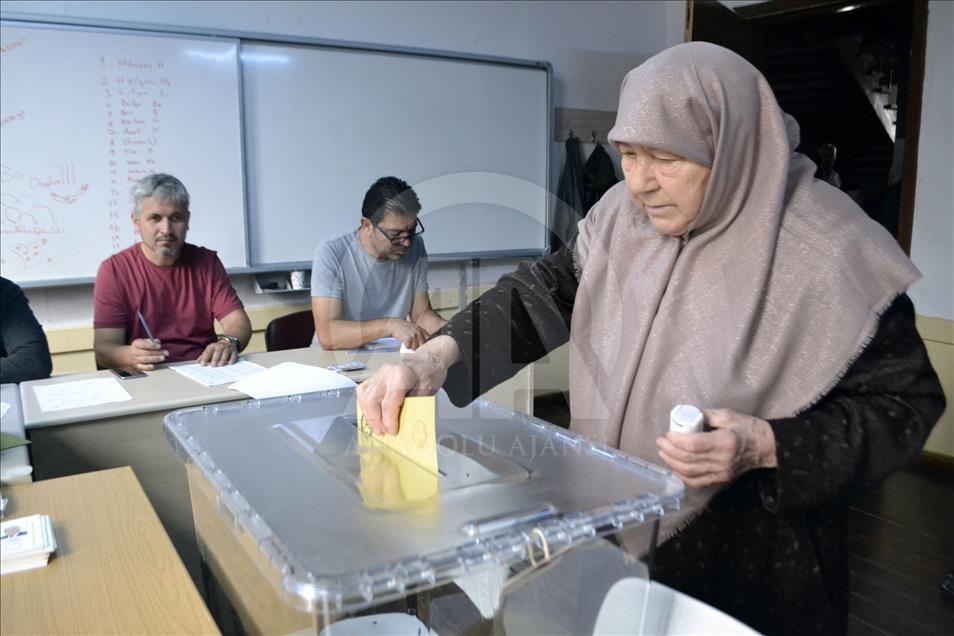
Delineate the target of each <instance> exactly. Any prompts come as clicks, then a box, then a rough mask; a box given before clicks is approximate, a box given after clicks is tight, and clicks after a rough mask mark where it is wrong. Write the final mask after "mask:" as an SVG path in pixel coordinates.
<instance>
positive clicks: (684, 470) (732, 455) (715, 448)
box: [656, 409, 778, 488]
mask: <svg viewBox="0 0 954 636" xmlns="http://www.w3.org/2000/svg"><path fill="white" fill-rule="evenodd" d="M702 412H703V414H704V415H705V422H706V424H707V425H708V426H709V427H710V428H712V429H714V430H711V431H707V432H705V433H674V432H672V431H670V432H669V433H667V434H666V436H665V437H660V438H658V439H657V440H656V445H657V446H659V456H660V457H662V458H663V461H665V462H666V464H668V465H669V467H670V468H671V469H672V470H673V472H674V473H676V476H677V477H679V478H680V479H681V480H682V481H683V482H684V483H685V484H686V485H687V486H689V487H690V488H702V487H704V486H710V485H712V484H727V483H729V482H731V481H732V480H733V479H735V478H736V477H738V476H739V475H742V474H743V473H746V472H748V471H750V470H753V469H755V468H774V467H775V466H777V465H778V461H777V459H776V457H775V434H774V433H773V432H772V427H771V426H769V423H768V422H766V421H765V420H763V419H759V418H757V417H754V416H752V415H744V414H742V413H737V412H735V411H732V410H730V409H704V410H703V411H702Z"/></svg>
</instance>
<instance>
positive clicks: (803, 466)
mask: <svg viewBox="0 0 954 636" xmlns="http://www.w3.org/2000/svg"><path fill="white" fill-rule="evenodd" d="M943 410H944V394H943V392H942V391H941V386H940V383H939V382H938V380H937V375H936V374H935V373H934V369H933V368H932V367H931V364H930V361H929V360H928V358H927V352H926V351H925V349H924V343H923V342H922V341H921V338H920V336H919V335H918V333H917V331H916V330H915V327H914V308H913V307H912V305H911V301H910V300H909V299H908V297H907V296H900V297H899V298H898V299H897V300H895V302H894V303H893V304H892V305H891V307H889V308H888V310H887V311H885V313H884V314H883V315H882V317H881V320H880V321H879V324H878V330H877V333H876V334H875V336H874V338H873V339H872V341H871V342H870V343H869V344H868V346H867V347H866V348H865V349H864V351H863V352H862V354H861V356H860V357H859V358H858V360H856V361H855V362H854V364H852V366H851V367H850V368H849V369H848V371H847V373H846V374H845V376H844V378H842V380H841V381H840V382H839V383H838V384H837V385H836V386H835V388H834V389H833V390H832V391H831V392H830V393H829V394H828V395H826V396H825V397H824V398H823V399H822V400H820V401H819V402H818V404H816V405H815V406H813V407H811V408H809V409H808V410H806V411H805V412H803V413H801V414H800V415H797V416H795V417H791V418H784V419H779V420H772V421H766V420H763V419H760V418H757V417H754V416H751V415H746V414H743V413H737V412H735V411H732V410H729V409H707V410H705V411H704V413H705V417H706V424H707V425H709V427H710V428H711V429H712V430H709V431H707V432H705V433H701V434H691V433H689V434H687V433H674V432H669V433H667V434H666V436H665V437H661V438H659V439H658V440H657V442H656V443H657V445H658V446H659V449H660V456H661V457H662V459H663V461H665V462H666V464H667V465H668V466H669V467H670V468H672V469H673V471H674V472H675V473H676V475H677V476H678V477H679V478H680V479H682V480H683V481H684V482H685V483H686V485H687V486H689V487H692V488H701V487H704V486H709V485H711V484H725V483H729V482H731V481H733V480H734V479H735V478H737V477H739V476H741V475H742V474H744V473H746V472H748V471H752V470H758V469H768V470H760V471H759V472H758V475H759V486H760V488H761V491H762V501H763V504H764V505H765V507H766V508H767V509H769V510H772V511H780V512H788V511H792V510H800V509H803V508H810V507H812V506H817V505H821V504H825V503H829V502H831V501H833V500H837V499H842V500H843V499H847V498H848V497H850V496H851V495H852V494H854V493H856V492H859V491H861V490H862V489H864V488H866V487H869V486H871V485H872V484H875V483H877V482H879V481H881V480H882V479H884V478H885V477H886V476H887V475H888V474H890V473H891V472H892V471H894V470H896V469H897V468H899V467H901V466H902V465H904V464H905V463H907V462H908V461H910V460H911V459H912V458H913V457H914V456H915V455H917V453H918V452H919V451H920V450H921V448H922V447H923V446H924V441H925V440H926V439H927V436H928V434H929V433H930V432H931V427H933V426H934V424H935V422H936V421H937V419H938V418H939V417H940V415H941V412H942V411H943Z"/></svg>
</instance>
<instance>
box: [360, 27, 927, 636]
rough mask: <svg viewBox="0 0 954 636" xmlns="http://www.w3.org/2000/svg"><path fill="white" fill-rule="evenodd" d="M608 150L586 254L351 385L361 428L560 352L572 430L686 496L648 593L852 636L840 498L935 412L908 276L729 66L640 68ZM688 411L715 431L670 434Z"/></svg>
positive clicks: (493, 297) (700, 50)
mask: <svg viewBox="0 0 954 636" xmlns="http://www.w3.org/2000/svg"><path fill="white" fill-rule="evenodd" d="M609 139H610V141H611V142H612V143H613V145H614V146H615V147H616V148H617V149H618V150H619V152H620V153H621V154H622V163H623V171H624V173H625V182H623V183H619V184H617V185H616V186H615V187H614V188H613V189H612V190H610V191H609V192H608V193H607V194H606V195H605V196H604V197H603V198H602V199H601V200H600V201H599V202H598V203H597V204H596V205H595V206H594V207H593V209H592V210H591V211H590V212H589V214H588V216H587V217H586V218H585V219H584V220H583V221H581V222H580V225H579V229H580V232H579V237H578V239H577V241H576V243H575V245H572V246H569V247H568V248H566V249H563V250H560V251H559V252H557V253H555V254H553V255H552V256H550V257H548V258H546V259H544V260H543V261H541V262H538V263H534V264H532V265H529V266H527V267H523V268H521V269H520V270H519V271H517V272H516V273H514V274H511V275H508V276H506V277H504V278H502V279H501V280H500V282H499V283H498V284H497V286H496V287H495V288H493V289H492V290H490V291H489V292H487V293H486V294H484V295H483V296H481V297H480V298H479V299H478V300H477V301H476V302H474V303H473V304H472V305H471V306H470V307H469V308H468V309H467V310H465V311H464V312H462V313H461V314H459V315H458V316H456V317H454V319H452V320H451V321H450V323H448V324H447V325H446V326H445V327H444V328H443V329H442V330H441V332H440V335H438V336H436V337H435V338H433V339H432V340H430V341H429V342H428V343H426V344H425V345H424V346H423V347H421V348H420V349H419V350H418V352H417V353H416V354H415V356H414V357H413V359H412V360H411V361H409V362H407V363H405V364H403V365H394V366H389V367H386V368H384V369H382V370H381V371H380V372H379V373H378V374H377V375H376V376H375V377H374V378H373V379H372V380H370V381H369V382H367V383H365V384H363V385H362V386H361V387H359V391H358V395H359V399H360V401H361V404H362V407H363V409H364V412H365V413H366V415H367V418H368V421H369V424H370V425H371V426H372V427H373V428H375V429H376V430H387V431H390V432H393V431H395V430H396V428H397V415H398V412H399V408H400V405H401V402H402V400H403V397H404V395H405V394H406V393H407V392H408V391H411V390H415V391H436V390H437V389H439V388H440V387H441V386H444V388H445V389H446V390H447V391H448V393H449V394H450V396H451V398H452V399H453V400H454V401H455V402H457V403H465V402H467V401H469V400H471V399H473V398H474V397H475V396H476V395H479V394H481V393H482V392H484V391H486V390H487V389H489V388H491V387H492V386H494V385H495V384H497V383H499V382H501V381H502V380H504V379H506V378H507V377H509V376H511V375H512V374H513V373H515V372H516V371H517V370H518V369H519V368H520V367H521V366H523V365H525V364H527V363H529V362H531V361H533V360H536V359H539V358H540V357H542V356H543V355H545V354H546V352H548V351H550V350H552V349H553V348H555V347H557V346H559V345H560V344H562V343H563V342H565V341H566V340H567V339H569V342H570V407H571V414H572V428H573V430H575V431H577V432H579V433H581V434H584V435H587V436H589V437H591V438H593V439H596V440H599V441H601V442H603V443H605V444H608V445H610V446H613V447H618V448H620V449H622V450H623V451H626V452H628V453H631V454H633V455H637V456H640V457H643V458H645V459H648V460H650V461H657V462H658V461H659V460H660V459H661V460H662V461H663V462H665V463H666V464H667V465H668V466H669V467H670V468H671V469H672V470H673V471H674V472H675V474H676V475H678V476H679V477H680V478H681V479H682V480H683V481H684V482H685V483H686V485H687V487H688V493H689V494H688V505H687V506H686V510H685V511H684V512H683V513H682V514H681V516H680V517H678V518H677V519H675V520H674V521H675V523H673V524H671V525H670V529H669V530H668V531H664V533H663V535H662V538H663V539H664V540H665V543H664V544H663V545H662V546H660V548H659V551H658V552H657V556H656V569H655V571H654V576H655V578H657V579H658V580H661V581H662V582H664V583H666V584H669V585H671V586H673V587H675V588H677V589H679V590H682V591H684V592H686V593H688V594H690V595H692V596H695V597H697V598H699V599H702V600H704V601H706V602H708V603H710V604H712V605H714V606H716V607H718V608H721V609H722V610H724V611H726V612H728V613H730V614H732V615H734V616H736V617H738V618H739V619H741V620H743V621H745V622H747V623H749V624H750V625H751V626H752V627H754V628H756V629H758V630H760V631H764V632H770V633H784V632H792V633H805V632H824V633H833V632H843V631H844V630H845V627H846V621H847V611H848V568H847V556H846V553H845V545H844V544H845V539H844V528H843V524H844V513H845V509H846V505H847V501H848V498H849V497H851V496H852V495H853V494H855V493H857V492H859V491H860V490H862V489H864V488H868V487H870V486H871V485H872V484H874V483H876V482H878V481H879V480H881V479H883V478H884V477H885V476H886V475H888V474H889V473H890V472H891V471H893V470H895V469H896V468H898V467H899V466H901V465H903V464H904V463H905V462H907V461H909V460H910V459H911V458H912V457H914V456H915V455H916V454H917V453H918V452H919V451H920V449H921V447H922V445H923V443H924V441H925V439H926V438H927V435H928V433H929V432H930V429H931V427H932V426H933V424H934V422H935V421H936V420H937V418H938V417H939V416H940V414H941V412H942V411H943V409H944V396H943V394H942V392H941V389H940V385H939V383H938V380H937V376H936V375H935V373H934V371H933V369H932V368H931V365H930V363H929V361H928V358H927V355H926V353H925V349H924V346H923V343H922V342H921V339H920V338H919V336H918V334H917V332H916V331H915V328H914V312H913V307H912V305H911V302H910V301H909V300H908V298H907V296H906V295H905V293H904V292H905V290H906V289H907V287H908V286H909V285H910V284H911V283H912V282H913V281H915V280H916V279H917V277H918V272H917V270H916V269H915V268H914V266H913V265H912V264H911V263H910V261H909V260H908V259H907V258H906V257H905V255H904V254H903V253H902V251H901V250H900V249H899V248H898V246H897V244H896V243H895V242H894V241H893V239H892V238H891V236H889V235H888V233H887V232H885V231H884V230H883V229H882V228H881V227H880V226H879V225H877V224H876V223H874V222H873V221H871V220H869V219H868V218H867V217H866V216H865V214H864V213H863V212H862V211H861V210H860V209H859V208H858V207H857V206H856V205H855V204H854V203H852V201H851V200H850V199H849V198H848V197H847V195H845V194H843V193H842V192H840V191H838V190H837V189H835V188H832V187H831V186H830V185H828V184H827V183H824V182H822V181H819V180H816V179H814V178H813V174H814V172H815V166H814V165H812V163H811V162H810V161H808V160H807V159H806V158H805V157H803V156H801V155H799V154H796V153H794V152H793V149H794V148H795V146H796V145H797V144H798V127H797V125H796V124H795V122H794V121H793V120H792V119H791V118H790V117H788V116H787V115H786V114H785V113H783V112H782V111H781V110H780V108H779V106H778V104H777V102H776V100H775V97H774V95H773V94H772V91H771V89H770V88H769V86H768V84H767V83H766V81H765V79H764V78H763V77H762V75H761V74H760V73H759V72H758V71H757V70H756V69H755V68H754V67H752V66H751V65H750V64H749V63H748V62H746V61H745V60H743V59H742V58H740V57H739V56H737V55H735V54H734V53H732V52H730V51H728V50H725V49H722V48H720V47H717V46H714V45H711V44H704V43H690V44H682V45H679V46H676V47H673V48H671V49H669V50H667V51H664V52H662V53H660V54H659V55H656V56H655V57H653V58H651V59H650V60H648V61H647V62H645V63H644V64H642V65H641V66H639V67H638V68H636V69H635V70H633V71H631V72H630V73H629V74H628V75H627V76H626V79H625V80H624V82H623V87H622V91H621V95H620V105H619V112H618V114H617V119H616V125H615V127H614V128H613V129H612V130H611V131H610V134H609ZM685 403H688V404H695V405H697V406H699V407H700V408H702V409H703V410H704V414H705V421H706V425H707V431H706V432H703V433H696V434H688V433H674V432H667V431H668V414H669V411H670V409H672V407H673V406H674V405H676V404H685Z"/></svg>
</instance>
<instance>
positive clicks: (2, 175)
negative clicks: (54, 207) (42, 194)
mask: <svg viewBox="0 0 954 636" xmlns="http://www.w3.org/2000/svg"><path fill="white" fill-rule="evenodd" d="M59 171H60V173H59V175H57V176H54V175H48V176H45V177H34V176H28V175H26V174H24V173H23V172H22V171H20V170H17V169H16V168H13V167H11V166H7V165H0V181H2V182H3V183H12V182H15V181H22V182H23V183H24V184H25V185H26V186H27V188H29V189H30V190H37V189H42V190H46V192H47V194H49V195H50V198H51V199H53V200H54V201H56V202H58V203H66V204H73V203H76V202H77V201H78V200H79V197H81V196H82V195H84V194H86V192H87V191H88V190H89V184H88V183H83V184H80V185H79V186H78V187H76V185H75V184H76V182H77V179H76V166H75V165H73V162H72V161H70V162H67V163H64V164H62V165H61V166H59ZM54 188H55V190H54Z"/></svg>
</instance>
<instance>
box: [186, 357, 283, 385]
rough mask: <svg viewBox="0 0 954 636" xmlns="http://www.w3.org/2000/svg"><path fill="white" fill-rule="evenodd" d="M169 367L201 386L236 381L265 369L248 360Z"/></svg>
mask: <svg viewBox="0 0 954 636" xmlns="http://www.w3.org/2000/svg"><path fill="white" fill-rule="evenodd" d="M169 368H170V369H172V370H173V371H175V372H176V373H181V374H182V375H184V376H185V377H187V378H189V379H190V380H193V381H195V382H198V383H199V384H201V385H202V386H220V385H222V384H228V383H230V382H238V381H239V380H241V379H242V378H247V377H249V376H251V375H255V374H256V373H261V372H262V371H264V370H265V367H263V366H262V365H260V364H255V363H254V362H249V361H248V360H239V361H238V362H236V363H235V364H229V365H226V366H224V367H209V366H205V367H203V366H202V365H200V364H199V363H198V362H195V363H192V364H177V365H175V366H173V367H169Z"/></svg>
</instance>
